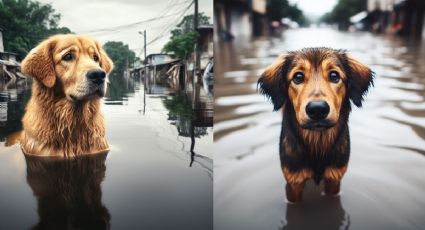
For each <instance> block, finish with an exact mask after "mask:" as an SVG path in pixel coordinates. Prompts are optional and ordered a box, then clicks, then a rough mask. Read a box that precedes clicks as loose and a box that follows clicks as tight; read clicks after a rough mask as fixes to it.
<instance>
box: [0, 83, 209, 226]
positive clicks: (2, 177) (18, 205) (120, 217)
mask: <svg viewBox="0 0 425 230" xmlns="http://www.w3.org/2000/svg"><path fill="white" fill-rule="evenodd" d="M110 80H111V84H110V86H109V92H108V94H107V97H106V98H105V99H104V100H103V106H102V111H103V113H104V114H105V118H106V132H107V139H108V142H109V145H110V149H111V150H110V151H109V153H108V154H107V155H100V156H94V157H82V158H77V159H75V160H72V161H57V160H56V161H55V160H46V159H38V158H33V157H27V158H26V157H24V155H23V154H22V152H21V150H20V147H19V145H14V146H11V147H6V146H5V145H6V143H7V139H6V137H7V136H8V135H10V134H11V133H13V132H15V131H18V130H20V129H21V127H22V125H21V123H20V119H21V117H22V114H23V109H24V107H25V103H26V102H27V100H28V99H29V97H30V89H29V88H30V82H25V81H24V83H22V82H21V83H20V84H18V85H8V86H5V85H4V84H3V85H0V86H2V88H1V90H0V103H1V106H2V107H1V112H0V118H1V120H0V204H1V205H0V229H30V228H31V229H32V228H40V229H43V228H49V227H50V228H53V229H64V226H65V225H67V226H68V227H69V226H72V228H75V229H83V228H84V229H106V228H107V226H110V227H111V228H112V229H132V228H134V226H138V228H139V229H172V228H175V227H176V226H180V227H181V229H212V221H213V219H212V212H213V201H212V195H213V194H212V189H213V188H212V186H213V178H212V177H213V175H212V151H213V150H212V149H213V148H212V144H213V133H212V114H213V113H212V105H213V103H212V98H211V97H209V96H208V95H207V93H205V92H204V90H203V88H202V83H200V84H199V85H198V84H197V85H196V87H194V88H195V89H196V93H193V92H189V93H187V92H185V91H182V90H180V91H176V90H173V89H171V88H169V87H167V85H161V84H155V85H149V87H148V88H150V89H156V90H152V91H153V92H152V93H145V91H144V86H143V84H142V83H141V82H139V81H134V80H132V79H125V78H122V77H121V78H114V77H110ZM192 91H193V90H192Z"/></svg>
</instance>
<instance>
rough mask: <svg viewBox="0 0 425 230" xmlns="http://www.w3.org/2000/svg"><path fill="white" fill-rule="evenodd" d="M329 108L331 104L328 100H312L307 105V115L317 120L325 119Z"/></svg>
mask: <svg viewBox="0 0 425 230" xmlns="http://www.w3.org/2000/svg"><path fill="white" fill-rule="evenodd" d="M329 110H330V109H329V105H328V103H326V101H311V102H309V103H308V104H307V107H305V111H306V112H307V115H308V116H309V117H310V119H312V120H315V121H320V120H323V119H325V118H326V117H327V116H328V113H329Z"/></svg>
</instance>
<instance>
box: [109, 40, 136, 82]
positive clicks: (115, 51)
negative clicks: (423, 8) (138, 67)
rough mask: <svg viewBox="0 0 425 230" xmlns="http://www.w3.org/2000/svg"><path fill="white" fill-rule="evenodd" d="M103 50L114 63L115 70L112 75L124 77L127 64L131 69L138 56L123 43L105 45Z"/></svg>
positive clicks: (112, 42)
mask: <svg viewBox="0 0 425 230" xmlns="http://www.w3.org/2000/svg"><path fill="white" fill-rule="evenodd" d="M103 48H104V49H105V51H106V53H107V54H108V56H109V57H110V58H111V59H112V61H113V62H114V70H113V71H112V74H111V75H120V76H122V75H123V74H124V70H125V69H126V67H127V63H128V65H129V67H131V66H132V64H133V63H134V62H135V60H136V54H135V53H134V52H133V51H132V50H130V49H129V48H128V45H124V43H122V42H116V41H109V42H106V43H105V44H104V45H103Z"/></svg>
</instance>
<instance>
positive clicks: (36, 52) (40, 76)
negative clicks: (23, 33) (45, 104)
mask: <svg viewBox="0 0 425 230" xmlns="http://www.w3.org/2000/svg"><path fill="white" fill-rule="evenodd" d="M55 44H56V41H55V40H53V39H48V40H46V41H44V42H42V43H40V44H39V45H38V46H37V47H35V48H34V49H32V50H31V51H30V53H29V54H28V55H27V56H26V57H25V58H24V60H23V61H22V65H21V70H22V73H24V74H26V75H29V76H31V77H33V78H35V79H37V80H38V81H40V82H41V83H43V85H45V86H46V87H48V88H51V87H53V86H54V85H55V82H56V72H55V66H54V63H53V56H52V50H53V48H54V46H55Z"/></svg>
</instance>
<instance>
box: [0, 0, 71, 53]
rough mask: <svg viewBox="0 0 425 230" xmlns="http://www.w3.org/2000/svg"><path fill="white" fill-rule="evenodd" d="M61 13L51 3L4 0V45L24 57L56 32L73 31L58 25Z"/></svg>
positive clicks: (0, 21)
mask: <svg viewBox="0 0 425 230" xmlns="http://www.w3.org/2000/svg"><path fill="white" fill-rule="evenodd" d="M59 20H60V14H57V13H55V10H54V9H53V8H52V6H51V5H50V4H42V3H39V2H37V1H31V0H1V1H0V28H1V29H2V30H3V32H2V33H3V43H4V48H5V50H6V51H8V52H14V53H17V54H18V58H19V59H22V58H24V57H25V55H26V54H27V53H28V52H29V51H30V50H31V49H32V48H33V47H34V46H36V45H37V44H38V43H39V42H40V41H41V40H43V39H45V38H47V37H49V36H51V35H53V34H57V33H71V31H70V30H69V29H68V28H66V27H58V22H59Z"/></svg>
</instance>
